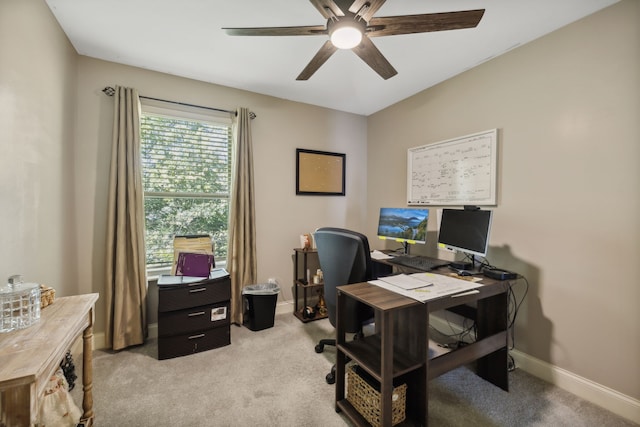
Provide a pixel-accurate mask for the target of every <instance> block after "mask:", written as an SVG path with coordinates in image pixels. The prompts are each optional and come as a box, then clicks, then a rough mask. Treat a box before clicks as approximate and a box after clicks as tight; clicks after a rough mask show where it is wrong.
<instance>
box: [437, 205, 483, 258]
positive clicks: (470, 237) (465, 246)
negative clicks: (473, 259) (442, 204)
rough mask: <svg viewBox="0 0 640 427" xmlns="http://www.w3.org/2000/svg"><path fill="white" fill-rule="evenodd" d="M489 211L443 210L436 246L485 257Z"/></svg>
mask: <svg viewBox="0 0 640 427" xmlns="http://www.w3.org/2000/svg"><path fill="white" fill-rule="evenodd" d="M491 214H492V211H490V210H480V209H475V210H472V209H443V210H442V218H441V220H440V233H439V234H438V246H439V247H445V248H447V249H452V250H456V251H460V252H464V253H466V254H469V255H480V256H486V255H487V248H488V247H489V233H490V231H491Z"/></svg>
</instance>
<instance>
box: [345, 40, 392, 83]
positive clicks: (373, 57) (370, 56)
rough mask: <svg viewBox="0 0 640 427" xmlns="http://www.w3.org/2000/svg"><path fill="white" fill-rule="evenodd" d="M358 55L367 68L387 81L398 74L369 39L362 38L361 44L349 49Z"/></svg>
mask: <svg viewBox="0 0 640 427" xmlns="http://www.w3.org/2000/svg"><path fill="white" fill-rule="evenodd" d="M351 50H353V51H354V52H355V54H356V55H358V56H359V57H360V58H362V60H363V61H364V62H366V63H367V64H368V65H369V67H371V68H373V70H374V71H375V72H376V73H378V74H380V77H382V78H383V79H385V80H387V79H388V78H390V77H393V76H395V75H396V74H398V72H397V71H396V69H395V68H393V66H392V65H391V64H390V63H389V61H387V58H385V57H384V56H383V55H382V53H380V51H379V50H378V48H377V47H376V46H375V45H374V44H373V42H372V41H371V40H369V37H366V36H365V37H363V38H362V42H360V44H359V45H358V46H356V47H354V48H353V49H351Z"/></svg>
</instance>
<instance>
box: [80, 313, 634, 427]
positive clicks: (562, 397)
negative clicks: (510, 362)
mask: <svg viewBox="0 0 640 427" xmlns="http://www.w3.org/2000/svg"><path fill="white" fill-rule="evenodd" d="M333 334H334V329H333V328H332V327H331V324H330V323H329V321H328V320H327V319H323V320H319V321H315V322H310V323H307V324H303V323H301V322H300V321H299V320H298V319H297V318H295V317H294V316H293V315H291V314H280V315H277V316H276V318H275V325H274V327H272V328H269V329H265V330H262V331H257V332H254V331H251V330H249V329H247V328H245V327H238V326H234V325H232V326H231V345H229V346H225V347H222V348H219V349H214V350H210V351H206V352H203V353H198V354H193V355H189V356H184V357H179V358H175V359H168V360H158V359H157V340H156V339H152V340H149V342H148V343H147V344H145V345H143V346H139V347H136V348H133V349H129V350H125V351H120V352H117V353H114V352H109V351H102V350H99V351H95V352H94V358H93V376H94V381H93V392H94V411H95V421H96V425H97V426H99V427H110V426H124V425H131V426H155V427H162V426H167V427H169V426H172V427H173V426H292V427H293V426H295V427H307V426H308V427H315V426H322V427H333V426H336V427H338V426H339V427H343V426H349V425H351V424H350V423H349V422H348V421H347V420H346V419H345V418H344V416H342V415H341V414H339V413H336V412H335V405H334V398H335V392H334V387H333V386H330V385H328V384H326V382H325V375H326V374H327V372H328V371H329V369H330V368H331V365H332V364H333V362H334V360H335V349H334V348H333V347H325V352H324V353H322V354H316V353H315V351H314V346H315V343H316V342H317V341H318V340H319V339H320V338H325V337H329V336H332V335H333ZM77 359H79V358H76V364H78V365H79V364H80V362H81V360H77ZM78 369H81V366H78ZM78 376H80V375H78ZM509 379H510V392H508V393H507V392H504V391H503V390H501V389H499V388H497V387H495V386H493V385H492V384H490V383H488V382H486V381H484V380H482V379H480V378H479V377H477V376H476V375H475V374H474V373H473V372H472V371H471V370H470V369H468V368H466V367H463V368H459V369H456V370H454V371H451V372H449V373H447V374H445V375H442V376H441V377H439V378H437V379H435V380H434V381H431V382H430V384H429V397H430V403H429V424H430V425H431V426H438V427H439V426H445V427H447V426H487V427H490V426H491V427H493V426H571V427H575V426H616V427H617V426H620V427H625V426H629V427H631V426H636V424H634V423H631V422H629V421H626V420H625V419H623V418H621V417H618V416H617V415H615V414H612V413H611V412H608V411H606V410H604V409H601V408H599V407H597V406H595V405H593V404H591V403H589V402H586V401H584V400H582V399H579V398H577V397H576V396H574V395H572V394H570V393H568V392H566V391H563V390H561V389H559V388H557V387H554V386H552V385H550V384H548V383H545V382H543V381H541V380H539V379H537V378H535V377H532V376H531V375H529V374H527V373H525V372H523V371H521V370H518V369H516V370H515V371H514V372H512V373H510V378H509ZM81 389H82V384H81V382H80V379H78V384H77V386H76V388H75V389H74V390H73V392H72V395H73V397H74V399H75V400H76V402H77V403H78V405H79V406H80V405H81V399H82V397H81V393H82V391H81Z"/></svg>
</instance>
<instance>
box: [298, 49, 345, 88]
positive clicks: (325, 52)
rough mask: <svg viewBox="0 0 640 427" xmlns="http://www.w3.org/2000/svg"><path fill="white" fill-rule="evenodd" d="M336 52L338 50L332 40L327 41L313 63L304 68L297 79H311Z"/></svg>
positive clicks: (313, 59)
mask: <svg viewBox="0 0 640 427" xmlns="http://www.w3.org/2000/svg"><path fill="white" fill-rule="evenodd" d="M336 50H338V48H337V47H335V46H334V45H333V43H331V41H330V40H327V41H326V42H325V43H324V45H322V47H321V48H320V50H319V51H318V53H316V54H315V56H314V57H313V58H312V59H311V61H310V62H309V63H308V64H307V66H306V67H304V70H302V72H301V73H300V75H299V76H298V77H296V80H309V77H311V76H312V75H313V73H315V72H316V71H318V68H320V67H321V66H322V64H324V63H325V62H327V59H329V57H330V56H331V55H333V53H334V52H335V51H336Z"/></svg>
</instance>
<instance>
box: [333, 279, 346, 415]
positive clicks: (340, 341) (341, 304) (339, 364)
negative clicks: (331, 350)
mask: <svg viewBox="0 0 640 427" xmlns="http://www.w3.org/2000/svg"><path fill="white" fill-rule="evenodd" d="M347 298H348V297H347V296H345V295H344V294H343V293H342V292H340V291H339V290H338V291H337V295H336V377H335V378H336V383H335V387H336V390H335V391H336V412H340V408H338V402H341V401H343V400H344V398H345V393H344V386H345V379H344V376H345V364H346V363H347V358H346V356H345V354H344V353H343V352H342V351H340V349H339V348H338V346H340V345H344V343H345V340H346V338H345V321H344V318H343V316H342V315H341V313H344V312H345V308H346V305H347V302H346V299H347Z"/></svg>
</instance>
